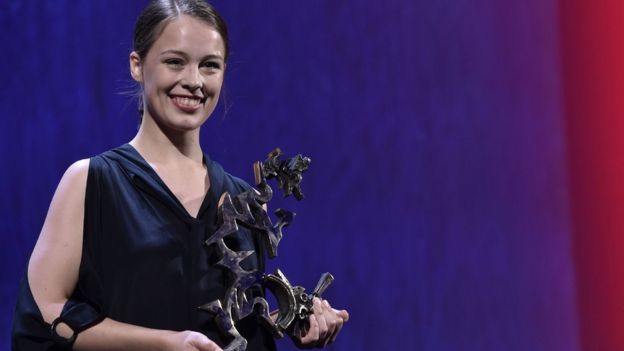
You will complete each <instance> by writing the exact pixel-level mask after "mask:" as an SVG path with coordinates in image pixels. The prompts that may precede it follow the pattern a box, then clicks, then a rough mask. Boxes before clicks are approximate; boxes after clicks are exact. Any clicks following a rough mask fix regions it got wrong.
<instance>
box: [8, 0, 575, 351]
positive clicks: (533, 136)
mask: <svg viewBox="0 0 624 351" xmlns="http://www.w3.org/2000/svg"><path fill="white" fill-rule="evenodd" d="M144 4H145V1H140V2H128V1H121V0H114V1H93V2H87V1H69V0H60V1H45V2H44V1H41V2H33V1H13V0H9V1H4V2H3V3H2V4H1V5H0V28H1V29H2V33H3V34H2V39H3V40H2V48H3V49H2V54H1V55H0V57H2V64H1V65H0V76H1V77H3V84H0V116H2V123H3V127H2V128H1V130H2V132H1V133H2V135H1V136H0V143H1V144H0V150H2V151H1V155H2V156H1V157H2V158H1V161H2V167H1V168H0V176H1V178H0V179H1V183H0V184H1V185H0V186H1V188H0V194H2V200H0V206H1V207H0V216H1V217H0V218H1V220H0V232H1V234H2V245H0V259H1V260H2V261H0V263H1V266H2V275H1V280H0V294H1V295H0V301H1V302H0V337H1V338H2V339H0V349H7V350H8V349H9V346H8V345H9V330H10V323H11V315H12V310H13V308H14V303H15V295H16V290H17V283H18V279H19V277H20V276H21V274H22V273H23V271H24V270H25V268H26V264H27V260H28V257H29V254H30V252H31V250H32V247H33V245H34V243H35V241H36V238H37V235H38V233H39V230H40V228H41V225H42V223H43V220H44V218H45V214H46V210H47V206H48V204H49V201H50V199H51V197H52V194H53V192H54V189H55V187H56V184H57V183H58V180H59V179H60V177H61V175H62V173H63V171H64V170H65V168H67V167H68V166H69V165H70V164H71V163H72V162H73V161H75V160H77V159H80V158H85V157H89V156H93V155H96V154H98V153H100V152H103V151H105V150H107V149H109V148H112V147H115V146H118V145H120V144H122V143H125V142H127V141H129V140H130V139H131V138H132V137H133V135H134V133H135V132H136V122H137V120H136V112H135V103H134V101H132V100H131V99H130V98H129V97H128V96H127V94H124V93H127V92H129V91H132V90H133V89H134V85H133V82H132V81H131V79H130V77H129V74H128V68H127V66H128V62H127V56H128V53H129V51H130V48H131V34H132V27H133V24H134V20H135V18H136V16H137V15H138V13H139V11H140V9H141V8H142V6H143V5H144ZM214 4H215V6H216V7H217V8H218V9H219V10H220V11H221V12H222V14H223V15H224V17H225V18H226V20H227V22H228V24H229V29H230V31H231V45H232V55H231V59H230V61H229V63H228V69H227V73H226V85H225V96H224V98H225V99H224V101H222V103H221V106H220V108H219V110H218V111H217V112H215V114H214V115H213V116H212V117H211V119H210V120H209V121H208V123H207V124H206V125H205V126H204V128H203V131H202V133H203V135H202V138H203V139H202V143H203V147H204V149H205V151H206V152H207V153H209V154H210V155H211V157H212V158H214V159H216V160H218V161H219V162H221V163H222V164H223V165H224V166H225V167H226V169H228V170H229V171H230V172H231V173H233V174H236V175H239V176H241V177H242V178H244V179H246V180H248V181H250V182H251V181H252V170H251V163H252V162H253V161H254V160H256V159H264V157H265V154H266V153H267V152H268V151H270V150H271V149H272V148H274V147H276V146H279V147H281V148H282V149H283V150H284V151H285V152H286V153H288V154H294V153H303V154H306V155H308V156H310V157H311V158H312V159H313V164H312V166H311V168H310V170H309V171H308V173H307V174H306V177H305V179H304V183H303V190H304V192H305V193H306V199H305V200H304V201H302V202H300V203H296V202H295V201H294V200H292V199H287V200H285V201H281V200H276V201H275V204H273V207H274V208H276V207H278V206H283V207H286V208H289V209H293V210H295V211H296V212H297V213H298V216H297V219H296V221H295V222H294V223H293V224H292V225H291V226H290V227H289V228H287V230H286V232H285V238H284V240H283V241H282V244H281V246H280V256H279V257H278V258H277V260H276V262H274V263H273V265H274V266H276V267H281V268H282V270H283V271H284V272H285V273H286V275H287V276H288V277H289V278H290V280H291V281H293V282H295V283H300V284H302V285H305V286H308V287H313V285H314V284H315V283H316V280H317V278H318V276H319V275H320V273H322V272H325V271H331V272H333V273H334V275H335V276H336V279H337V280H336V282H335V284H334V285H333V286H332V287H331V288H330V289H328V291H327V293H326V296H327V298H328V299H330V300H331V301H332V303H333V304H334V305H335V306H336V307H344V308H347V309H348V310H349V311H350V313H351V317H352V319H351V321H350V322H349V323H348V324H347V325H346V327H345V328H344V330H343V332H342V335H341V336H340V338H339V341H338V342H337V343H336V344H335V345H333V346H332V347H330V349H332V350H577V349H579V345H580V341H579V340H578V337H577V323H578V321H577V320H578V317H577V308H576V300H575V299H576V297H575V283H574V266H573V261H572V259H571V231H572V230H571V224H570V215H569V199H568V185H567V173H566V163H565V160H566V147H565V131H564V121H563V112H562V98H561V77H560V70H561V67H560V66H561V64H560V57H559V53H560V51H559V35H558V32H557V28H558V18H557V11H558V9H557V6H558V3H557V2H556V1H555V0H527V1H504V2H501V1H496V0H476V1H467V0H455V1H437V2H431V1H423V0H415V1H398V0H394V1H386V2H378V1H375V2H373V1H359V2H358V1H330V0H325V1H320V0H319V1H308V2H292V1H286V0H281V1H271V2H266V1H259V0H255V1H245V2H242V1H240V2H232V1H229V2H228V1H224V0H223V1H215V2H214ZM225 110H227V113H226V112H225ZM279 344H280V350H290V349H294V347H292V346H291V343H290V341H289V340H284V341H280V343H279Z"/></svg>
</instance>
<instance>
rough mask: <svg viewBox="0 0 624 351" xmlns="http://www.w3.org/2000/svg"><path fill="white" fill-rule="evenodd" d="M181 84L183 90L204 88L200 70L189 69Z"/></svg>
mask: <svg viewBox="0 0 624 351" xmlns="http://www.w3.org/2000/svg"><path fill="white" fill-rule="evenodd" d="M180 84H181V85H182V87H183V88H185V89H188V90H190V91H195V90H197V89H200V88H201V87H202V80H201V77H200V74H199V69H197V68H193V67H189V68H188V69H187V70H185V73H184V77H183V78H182V80H181V82H180Z"/></svg>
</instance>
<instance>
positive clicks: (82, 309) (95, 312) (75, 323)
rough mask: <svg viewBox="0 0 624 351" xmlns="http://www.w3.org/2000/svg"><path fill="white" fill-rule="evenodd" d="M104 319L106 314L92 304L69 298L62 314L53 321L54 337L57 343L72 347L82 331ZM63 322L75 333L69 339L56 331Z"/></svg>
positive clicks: (52, 330)
mask: <svg viewBox="0 0 624 351" xmlns="http://www.w3.org/2000/svg"><path fill="white" fill-rule="evenodd" d="M103 319H104V315H102V313H101V312H100V310H99V309H98V308H96V307H94V306H92V305H91V304H89V303H86V302H79V301H76V300H71V299H70V300H67V302H66V303H65V306H63V311H61V315H60V316H59V317H58V318H56V319H55V320H54V322H52V326H51V328H50V330H51V332H52V338H53V340H54V342H55V343H57V344H60V345H63V346H66V347H68V348H69V349H71V347H72V345H73V344H74V342H75V341H76V337H77V336H78V334H79V333H80V332H82V331H83V330H85V329H88V328H90V327H92V326H94V325H96V324H98V323H100V322H101V321H102V320H103ZM61 323H65V324H66V325H67V326H69V328H70V329H71V330H72V332H73V333H72V336H71V337H70V338H69V339H67V338H64V337H62V336H60V335H59V334H58V333H57V332H56V328H57V326H58V325H59V324H61Z"/></svg>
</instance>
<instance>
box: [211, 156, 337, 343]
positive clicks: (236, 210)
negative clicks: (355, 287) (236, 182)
mask: <svg viewBox="0 0 624 351" xmlns="http://www.w3.org/2000/svg"><path fill="white" fill-rule="evenodd" d="M281 155H282V152H281V151H280V149H275V150H273V151H272V152H271V153H269V155H268V158H267V159H266V160H265V161H264V162H259V161H258V162H256V163H254V175H255V181H256V186H257V188H258V189H257V190H256V189H250V190H247V191H245V192H243V193H240V194H239V195H237V196H235V197H231V196H230V194H228V193H224V194H223V195H221V199H220V201H219V203H220V205H219V208H218V217H219V223H220V224H221V225H220V227H219V229H218V230H217V231H216V232H215V233H214V234H213V235H212V236H211V237H210V238H208V240H206V242H205V244H206V245H207V246H208V245H216V247H217V250H218V251H219V254H220V257H221V260H220V261H219V262H217V264H219V265H221V266H223V267H226V268H227V269H228V270H230V272H231V273H232V276H233V280H232V281H231V283H230V285H229V287H228V289H227V290H226V293H225V296H223V298H221V299H218V300H214V301H212V302H209V303H207V304H204V305H202V306H200V307H199V309H201V310H203V311H206V312H208V313H211V314H213V315H214V317H215V320H216V322H217V325H219V327H220V329H221V331H222V332H223V333H224V334H225V335H227V336H228V337H231V338H232V341H231V342H230V343H229V344H228V345H227V346H226V347H225V348H224V351H244V350H245V349H246V348H247V340H245V338H244V337H243V336H241V335H240V333H239V332H238V330H237V329H236V323H237V322H238V321H239V320H241V319H243V318H245V317H246V316H248V315H249V314H250V313H251V312H252V311H254V310H255V311H257V312H259V313H260V315H261V317H262V318H261V320H262V321H263V322H264V325H265V326H266V327H267V328H269V330H270V331H271V332H272V334H273V336H274V337H276V338H281V337H283V336H284V332H288V333H291V334H294V335H303V334H304V333H305V332H306V329H307V327H308V326H307V323H308V322H307V321H308V317H309V315H310V314H311V313H312V299H313V298H314V297H320V296H321V294H322V293H323V291H325V289H326V288H327V287H328V286H329V285H330V284H331V283H332V281H333V280H334V277H333V276H332V275H331V274H330V273H324V274H323V275H322V276H321V279H320V280H319V282H318V284H317V286H316V288H315V289H314V291H313V292H312V293H310V294H307V293H306V292H305V289H304V288H302V287H300V286H292V284H291V283H290V282H289V281H288V279H287V278H286V276H285V275H284V274H283V273H282V272H281V271H280V270H279V269H277V270H276V272H275V273H274V274H266V273H264V272H260V271H258V270H252V271H247V270H245V269H243V268H242V267H241V265H240V263H241V262H242V261H243V260H244V259H245V258H247V257H249V255H251V254H252V253H253V251H233V250H231V249H230V248H229V247H227V245H226V244H225V241H224V238H226V237H227V236H228V235H232V234H235V233H236V232H237V231H238V225H242V226H244V227H246V228H249V229H251V231H252V232H253V233H254V235H259V236H260V238H261V240H262V242H263V244H264V245H262V248H266V250H267V255H268V256H269V258H275V257H276V256H277V246H278V245H279V242H280V241H281V240H282V228H284V227H285V226H287V225H288V224H289V223H290V222H292V220H293V219H294V217H295V214H294V213H293V212H290V211H287V210H283V209H277V210H276V211H275V215H276V216H277V218H278V222H277V224H275V225H273V223H272V222H271V219H270V217H269V215H268V213H267V211H266V209H265V206H264V205H265V204H266V203H268V202H269V201H270V200H271V198H272V197H273V190H272V189H271V187H269V185H268V184H267V179H272V178H276V179H277V183H278V186H279V188H281V189H282V191H283V192H284V195H285V196H288V195H290V194H292V195H294V196H295V198H296V199H297V200H301V199H303V193H302V192H301V188H300V185H299V184H300V183H301V180H302V173H303V172H305V171H306V169H307V168H308V166H309V165H310V162H311V161H310V159H309V158H307V157H303V156H301V155H297V156H295V157H293V158H290V159H288V160H280V156H281ZM258 254H259V255H264V254H265V253H264V252H259V253H258ZM252 287H262V288H264V289H266V290H268V291H269V292H271V293H272V294H273V295H274V296H275V299H276V301H277V304H278V309H277V315H276V316H273V318H272V317H271V315H270V314H269V311H270V309H269V306H268V302H267V300H266V299H265V298H264V297H261V296H255V297H254V296H251V294H249V293H248V290H249V289H251V288H252Z"/></svg>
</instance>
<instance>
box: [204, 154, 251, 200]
mask: <svg viewBox="0 0 624 351" xmlns="http://www.w3.org/2000/svg"><path fill="white" fill-rule="evenodd" d="M208 163H209V168H210V175H211V177H213V179H211V182H212V181H213V180H214V181H215V183H221V185H222V187H223V190H224V191H227V192H229V193H230V194H238V193H242V192H244V191H247V190H249V189H251V188H252V187H251V185H249V183H247V182H246V181H244V180H243V179H242V178H239V177H237V176H235V175H233V174H231V173H229V172H228V171H226V170H225V169H224V168H223V166H221V164H220V163H219V162H217V161H214V160H211V159H208Z"/></svg>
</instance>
